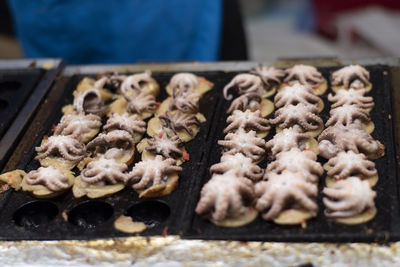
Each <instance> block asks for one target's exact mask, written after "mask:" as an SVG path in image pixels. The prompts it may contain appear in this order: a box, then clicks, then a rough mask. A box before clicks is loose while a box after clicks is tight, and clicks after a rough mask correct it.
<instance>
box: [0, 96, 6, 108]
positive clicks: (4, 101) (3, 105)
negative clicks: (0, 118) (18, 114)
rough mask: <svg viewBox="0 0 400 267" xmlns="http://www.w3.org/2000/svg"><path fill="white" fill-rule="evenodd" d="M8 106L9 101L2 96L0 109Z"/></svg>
mask: <svg viewBox="0 0 400 267" xmlns="http://www.w3.org/2000/svg"><path fill="white" fill-rule="evenodd" d="M7 107H8V101H6V100H4V99H1V98H0V110H3V109H6V108H7Z"/></svg>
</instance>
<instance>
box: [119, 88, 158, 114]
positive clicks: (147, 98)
mask: <svg viewBox="0 0 400 267" xmlns="http://www.w3.org/2000/svg"><path fill="white" fill-rule="evenodd" d="M124 97H125V100H126V101H127V102H128V103H127V105H126V111H128V112H130V113H137V114H142V113H143V112H153V111H155V110H156V109H157V102H156V98H155V97H154V96H153V95H151V94H147V93H145V92H142V91H140V90H134V91H132V93H131V94H129V95H124Z"/></svg>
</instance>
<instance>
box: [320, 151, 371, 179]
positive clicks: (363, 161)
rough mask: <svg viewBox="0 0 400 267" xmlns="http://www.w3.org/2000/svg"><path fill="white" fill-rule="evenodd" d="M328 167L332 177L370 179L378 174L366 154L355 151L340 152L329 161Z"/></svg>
mask: <svg viewBox="0 0 400 267" xmlns="http://www.w3.org/2000/svg"><path fill="white" fill-rule="evenodd" d="M328 166H330V167H331V169H330V170H329V171H328V173H327V174H328V175H329V176H331V177H340V178H347V177H349V176H354V175H356V174H360V175H363V176H366V177H370V176H373V175H376V174H377V173H378V172H377V170H376V168H375V163H374V162H372V161H369V160H367V157H366V156H365V155H364V154H356V153H354V152H353V151H347V152H340V153H339V154H338V155H337V156H336V157H333V158H331V159H330V160H329V161H328Z"/></svg>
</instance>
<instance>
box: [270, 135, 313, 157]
mask: <svg viewBox="0 0 400 267" xmlns="http://www.w3.org/2000/svg"><path fill="white" fill-rule="evenodd" d="M309 140H311V137H310V136H309V135H308V134H306V133H300V132H298V131H297V130H296V129H293V128H286V129H283V130H282V131H281V132H280V133H277V134H276V135H275V136H274V137H273V138H272V139H271V140H269V141H268V142H267V143H266V145H265V148H266V150H267V151H270V152H271V154H272V156H273V157H274V156H275V155H277V154H279V153H281V152H283V151H289V150H291V149H292V148H299V149H300V150H303V149H304V148H305V146H306V143H307V142H308V141H309Z"/></svg>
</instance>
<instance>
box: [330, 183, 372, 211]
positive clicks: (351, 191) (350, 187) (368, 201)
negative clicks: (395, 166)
mask: <svg viewBox="0 0 400 267" xmlns="http://www.w3.org/2000/svg"><path fill="white" fill-rule="evenodd" d="M323 193H324V194H325V195H326V197H324V198H323V202H324V204H325V207H326V210H325V215H326V217H328V218H348V217H353V216H355V215H358V214H361V213H363V212H364V211H366V210H368V209H374V208H375V203H374V198H375V197H376V192H375V191H373V190H372V189H371V187H370V186H369V183H368V182H367V181H361V180H360V179H359V178H357V177H349V178H347V179H345V180H340V181H338V182H337V183H335V185H334V186H333V187H332V188H328V187H325V188H324V190H323Z"/></svg>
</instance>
